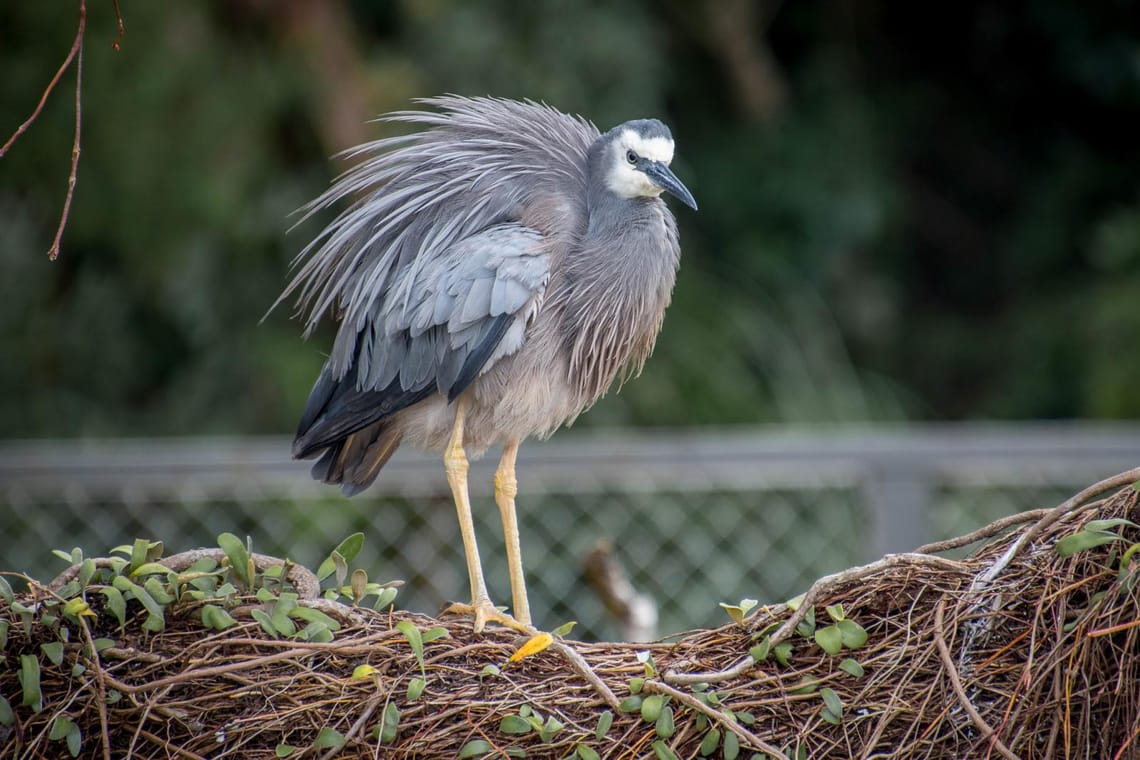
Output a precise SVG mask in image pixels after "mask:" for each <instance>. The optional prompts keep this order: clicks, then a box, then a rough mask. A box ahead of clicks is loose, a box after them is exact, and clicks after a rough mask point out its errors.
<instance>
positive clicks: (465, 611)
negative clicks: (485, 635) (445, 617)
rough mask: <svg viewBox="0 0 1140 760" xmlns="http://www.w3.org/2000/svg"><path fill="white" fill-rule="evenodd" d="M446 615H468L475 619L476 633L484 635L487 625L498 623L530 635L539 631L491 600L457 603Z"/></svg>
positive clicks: (452, 605) (445, 611)
mask: <svg viewBox="0 0 1140 760" xmlns="http://www.w3.org/2000/svg"><path fill="white" fill-rule="evenodd" d="M444 613H446V614H451V615H467V616H468V617H472V618H475V633H482V632H483V628H484V627H486V625H487V623H489V622H490V623H498V624H499V625H501V626H504V627H505V628H510V629H512V630H515V631H518V632H519V633H525V634H528V635H531V634H534V633H537V632H538V631H537V630H536V629H535V628H534V627H533V626H531V625H528V624H526V623H522V622H520V621H518V620H515V619H514V618H513V617H511V616H510V615H508V614H507V613H505V612H503V611H502V610H500V609H499V608H498V607H496V606H495V605H494V604H493V603H492V602H491V600H490V599H476V600H475V601H473V602H471V604H464V603H462V602H455V603H453V604H451V605H449V606H448V607H447V609H445V610H444Z"/></svg>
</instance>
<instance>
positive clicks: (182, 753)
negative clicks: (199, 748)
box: [139, 728, 207, 760]
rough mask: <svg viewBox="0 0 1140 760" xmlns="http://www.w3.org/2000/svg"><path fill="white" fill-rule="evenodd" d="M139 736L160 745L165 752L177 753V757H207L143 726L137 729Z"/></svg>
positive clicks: (194, 759) (192, 759)
mask: <svg viewBox="0 0 1140 760" xmlns="http://www.w3.org/2000/svg"><path fill="white" fill-rule="evenodd" d="M139 736H141V737H143V738H144V739H149V740H150V741H151V742H153V743H154V744H155V745H157V746H159V747H162V749H163V750H165V751H166V752H167V753H170V754H173V755H177V756H178V757H185V758H188V760H207V758H205V757H203V756H202V755H199V754H198V753H197V752H191V751H190V750H188V749H185V748H183V747H177V746H175V745H173V744H171V743H170V742H168V741H166V740H165V739H163V738H162V737H161V736H158V735H156V734H152V733H151V732H150V731H147V730H146V729H144V728H140V729H139Z"/></svg>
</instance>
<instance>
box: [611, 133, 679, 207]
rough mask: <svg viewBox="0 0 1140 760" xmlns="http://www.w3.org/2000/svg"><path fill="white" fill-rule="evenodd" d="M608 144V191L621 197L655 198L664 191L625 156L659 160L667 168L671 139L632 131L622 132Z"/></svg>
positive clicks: (670, 157)
mask: <svg viewBox="0 0 1140 760" xmlns="http://www.w3.org/2000/svg"><path fill="white" fill-rule="evenodd" d="M610 145H611V147H610V150H611V151H612V153H611V155H610V166H611V167H612V168H611V169H610V173H609V176H608V177H606V184H607V185H608V186H609V188H610V190H612V191H613V192H614V193H616V194H617V195H620V196H621V197H623V198H643V197H656V196H658V195H661V193H662V192H664V191H663V190H662V189H661V188H660V187H658V186H657V185H655V184H653V182H652V181H651V180H650V179H649V177H646V176H645V174H644V173H642V172H640V171H638V170H637V168H636V167H634V166H633V165H632V164H631V163H629V161H628V160H627V159H626V154H627V153H628V152H629V151H631V150H632V151H633V152H634V153H636V154H637V155H639V156H641V157H642V158H648V159H649V160H651V161H660V162H661V163H663V164H665V165H666V166H668V165H669V163H670V162H671V161H672V160H673V141H672V140H670V139H669V138H668V137H642V136H641V135H639V134H637V133H636V132H634V131H633V130H632V129H625V130H622V132H621V134H619V135H618V137H617V139H616V140H614V141H613V142H612V143H611V144H610Z"/></svg>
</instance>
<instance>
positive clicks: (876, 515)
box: [863, 461, 934, 561]
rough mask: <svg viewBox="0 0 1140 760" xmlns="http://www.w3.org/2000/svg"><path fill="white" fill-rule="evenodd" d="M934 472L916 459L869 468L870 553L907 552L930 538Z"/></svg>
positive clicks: (866, 487) (866, 495)
mask: <svg viewBox="0 0 1140 760" xmlns="http://www.w3.org/2000/svg"><path fill="white" fill-rule="evenodd" d="M930 476H931V473H930V471H929V470H927V469H926V468H924V467H922V466H919V465H917V464H916V463H914V462H909V461H908V462H896V463H886V462H880V463H878V465H877V466H875V467H872V468H870V469H869V470H868V472H867V479H866V480H865V481H864V485H863V494H864V498H865V499H866V504H867V513H868V515H869V516H870V518H871V525H870V530H869V531H868V534H867V535H868V547H867V550H868V552H869V555H868V556H867V560H868V561H871V560H875V559H878V558H879V557H881V556H883V555H884V554H894V553H898V552H907V551H911V550H912V549H915V548H917V547H919V546H921V545H922V544H924V543H927V542H928V541H929V540H930V510H931V508H932V506H933V504H934V499H933V495H932V490H933V486H934V484H933V483H932V481H931V477H930Z"/></svg>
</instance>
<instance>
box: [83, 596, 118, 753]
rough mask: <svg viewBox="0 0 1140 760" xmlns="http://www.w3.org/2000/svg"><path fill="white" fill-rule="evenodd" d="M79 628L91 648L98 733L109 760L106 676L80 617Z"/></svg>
mask: <svg viewBox="0 0 1140 760" xmlns="http://www.w3.org/2000/svg"><path fill="white" fill-rule="evenodd" d="M79 627H80V628H82V629H83V638H84V639H85V640H86V641H87V646H88V647H90V648H91V669H92V670H94V671H95V686H96V688H97V690H98V693H97V694H96V695H95V706H96V708H97V709H98V710H99V732H100V733H101V734H102V735H103V736H102V738H103V760H111V730H110V726H109V723H108V721H107V674H106V673H105V672H104V671H103V663H102V662H101V661H100V660H99V650H97V649H96V648H95V640H94V639H93V638H92V637H91V629H90V628H89V627H88V626H87V621H86V620H84V619H83V618H82V617H80V618H79Z"/></svg>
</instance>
